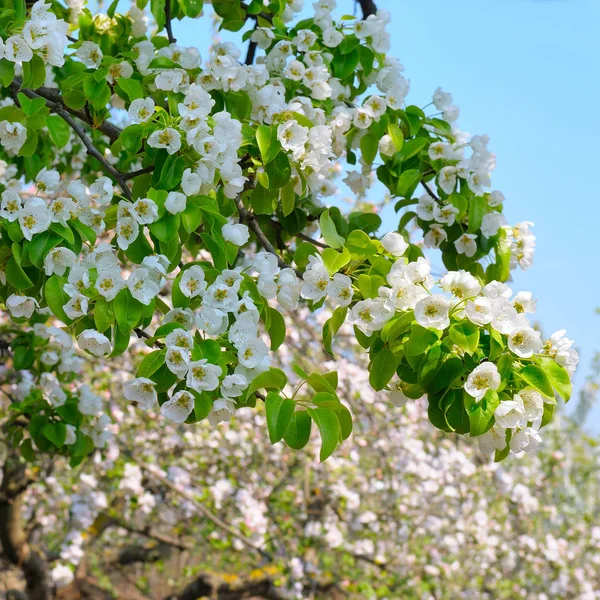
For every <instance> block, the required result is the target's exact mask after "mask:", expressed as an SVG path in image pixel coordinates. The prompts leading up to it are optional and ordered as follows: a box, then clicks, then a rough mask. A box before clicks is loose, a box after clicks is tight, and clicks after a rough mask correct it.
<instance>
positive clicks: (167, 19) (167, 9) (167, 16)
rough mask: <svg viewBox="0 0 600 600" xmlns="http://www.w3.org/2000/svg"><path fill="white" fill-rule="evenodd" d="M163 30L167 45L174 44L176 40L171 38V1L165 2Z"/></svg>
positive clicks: (166, 0)
mask: <svg viewBox="0 0 600 600" xmlns="http://www.w3.org/2000/svg"><path fill="white" fill-rule="evenodd" d="M165 29H166V30H167V37H168V38H169V44H174V43H175V42H176V41H177V40H176V39H175V38H174V37H173V28H172V25H171V0H165Z"/></svg>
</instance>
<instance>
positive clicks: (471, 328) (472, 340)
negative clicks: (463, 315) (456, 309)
mask: <svg viewBox="0 0 600 600" xmlns="http://www.w3.org/2000/svg"><path fill="white" fill-rule="evenodd" d="M448 336H449V337H450V339H451V340H452V342H454V343H455V344H456V345H457V346H458V347H459V348H462V349H463V350H464V351H465V352H467V353H468V354H474V353H475V352H476V351H477V347H478V346H479V326H477V325H475V323H471V321H467V320H465V321H460V322H459V323H455V324H454V325H452V327H450V330H449V331H448Z"/></svg>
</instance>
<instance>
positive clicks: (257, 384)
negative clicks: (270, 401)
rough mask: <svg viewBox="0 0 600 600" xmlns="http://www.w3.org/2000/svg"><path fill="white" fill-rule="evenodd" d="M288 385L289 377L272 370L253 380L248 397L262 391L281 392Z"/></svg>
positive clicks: (281, 372) (277, 370)
mask: <svg viewBox="0 0 600 600" xmlns="http://www.w3.org/2000/svg"><path fill="white" fill-rule="evenodd" d="M286 383H287V377H286V376H285V374H284V373H283V371H280V370H279V369H273V368H271V369H269V370H268V371H265V372H264V373H261V374H260V375H259V376H258V377H255V378H254V379H253V381H252V383H251V384H250V387H249V388H248V396H250V395H251V394H253V393H254V392H256V391H258V390H261V389H265V390H277V391H280V390H282V389H283V388H284V387H285V384H286Z"/></svg>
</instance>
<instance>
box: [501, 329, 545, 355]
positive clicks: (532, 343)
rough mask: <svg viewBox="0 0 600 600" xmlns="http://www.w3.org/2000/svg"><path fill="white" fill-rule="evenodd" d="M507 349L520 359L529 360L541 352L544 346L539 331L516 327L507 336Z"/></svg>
mask: <svg viewBox="0 0 600 600" xmlns="http://www.w3.org/2000/svg"><path fill="white" fill-rule="evenodd" d="M508 347H509V348H510V350H511V351H512V352H514V353H515V354H516V355H517V356H520V357H521V358H531V357H532V356H533V355H534V354H538V353H539V352H541V351H542V348H543V347H544V344H543V342H542V338H541V335H540V332H539V331H536V330H535V329H532V328H531V327H517V328H515V329H513V330H512V331H511V332H510V333H509V334H508Z"/></svg>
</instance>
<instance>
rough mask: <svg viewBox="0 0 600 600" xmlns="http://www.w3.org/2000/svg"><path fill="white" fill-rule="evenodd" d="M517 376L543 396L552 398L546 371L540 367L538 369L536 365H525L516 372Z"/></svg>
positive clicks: (552, 392) (550, 384)
mask: <svg viewBox="0 0 600 600" xmlns="http://www.w3.org/2000/svg"><path fill="white" fill-rule="evenodd" d="M517 375H519V377H521V378H522V379H523V380H524V381H526V382H527V383H528V384H529V385H531V386H532V387H534V388H535V389H536V390H538V392H540V393H541V394H542V395H543V396H546V397H548V398H554V391H553V389H552V381H551V380H550V377H549V376H548V375H547V374H546V371H545V370H544V369H542V368H541V367H538V366H537V365H527V366H526V367H523V368H522V369H521V370H520V371H517Z"/></svg>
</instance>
